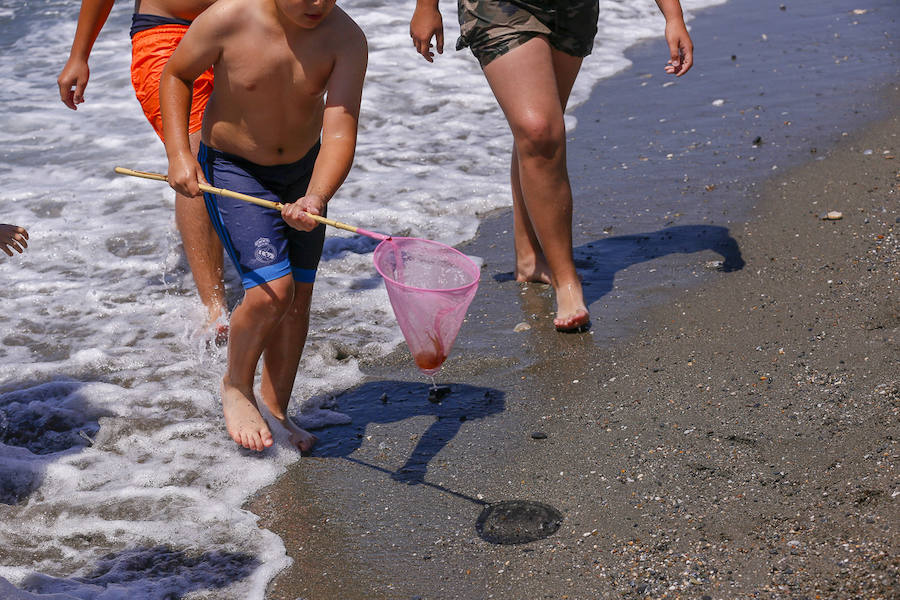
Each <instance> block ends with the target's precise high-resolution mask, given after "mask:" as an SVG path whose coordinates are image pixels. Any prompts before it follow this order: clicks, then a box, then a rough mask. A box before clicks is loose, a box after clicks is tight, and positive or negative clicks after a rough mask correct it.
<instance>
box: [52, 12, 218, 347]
mask: <svg viewBox="0 0 900 600" xmlns="http://www.w3.org/2000/svg"><path fill="white" fill-rule="evenodd" d="M213 2H215V0H135V3H134V16H133V17H132V25H131V44H132V63H131V82H132V85H133V86H134V91H135V94H136V95H137V98H138V101H140V103H141V107H142V108H143V110H144V114H145V115H146V116H147V120H148V121H150V124H151V125H152V126H153V128H154V129H155V130H156V133H157V134H158V135H159V136H160V138H162V117H161V116H160V113H159V76H160V74H161V73H162V70H163V67H165V66H166V61H167V60H168V59H169V56H171V54H172V52H174V51H175V48H176V46H178V42H179V41H181V37H182V36H183V35H184V32H185V31H187V28H188V25H190V22H191V20H193V19H194V18H195V17H196V16H197V15H199V14H200V13H201V12H203V11H204V10H205V9H206V8H208V7H209V6H210V5H211V4H212V3H213ZM114 3H115V0H82V2H81V10H80V12H79V13H78V27H77V28H76V30H75V39H74V41H73V42H72V50H71V52H70V53H69V60H68V61H67V62H66V65H65V67H63V70H62V72H61V73H60V74H59V78H58V79H57V83H58V84H59V97H60V99H61V100H62V101H63V103H64V104H65V105H66V106H68V107H69V108H71V109H72V110H77V107H78V105H79V104H81V103H82V102H84V90H85V88H86V87H87V84H88V78H89V76H90V69H89V68H88V58H89V57H90V54H91V49H92V48H93V46H94V41H95V40H96V39H97V36H98V35H99V34H100V30H101V29H102V28H103V25H104V24H105V23H106V19H107V17H109V12H110V10H112V7H113V4H114ZM212 78H213V77H212V71H211V70H210V71H208V72H206V73H204V75H203V76H202V77H199V78H198V79H197V82H196V84H195V85H194V103H193V108H192V112H191V122H190V133H191V137H190V143H191V148H193V149H194V151H195V152H196V150H197V147H198V145H199V142H200V124H201V121H202V119H203V109H204V108H205V107H206V101H207V99H208V98H209V94H210V93H211V92H212ZM175 223H176V225H177V226H178V230H179V231H180V232H181V239H182V242H183V244H184V253H185V256H186V257H187V260H188V265H189V266H190V268H191V273H192V274H193V276H194V282H195V283H196V285H197V292H198V294H199V296H200V300H201V302H203V305H204V306H205V307H206V310H207V319H208V323H209V324H213V323H216V322H219V327H218V334H219V336H224V335H225V326H224V324H222V323H221V322H220V318H223V317H224V313H225V285H224V283H223V281H222V267H223V257H222V244H221V243H220V242H219V238H218V237H217V236H216V232H215V230H214V229H213V226H212V223H210V221H209V218H208V217H207V215H206V210H205V209H204V208H203V206H202V205H201V204H200V203H198V202H195V201H194V200H193V199H191V198H186V197H184V196H182V195H180V194H176V195H175Z"/></svg>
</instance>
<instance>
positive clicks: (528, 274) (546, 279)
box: [515, 259, 552, 284]
mask: <svg viewBox="0 0 900 600" xmlns="http://www.w3.org/2000/svg"><path fill="white" fill-rule="evenodd" d="M515 275H516V281H518V282H519V283H546V284H549V283H551V281H552V280H551V278H550V267H548V266H547V262H546V261H544V260H537V261H534V260H532V261H526V260H519V259H517V260H516V273H515Z"/></svg>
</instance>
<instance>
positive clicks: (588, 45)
mask: <svg viewBox="0 0 900 600" xmlns="http://www.w3.org/2000/svg"><path fill="white" fill-rule="evenodd" d="M458 3H459V32H460V36H459V41H458V42H457V43H456V49H457V50H461V49H463V48H465V47H467V46H468V47H469V49H470V50H472V54H474V55H475V58H477V59H478V62H479V63H481V66H482V67H485V66H486V65H487V64H488V63H489V62H491V61H492V60H494V59H495V58H497V57H498V56H502V55H504V54H506V53H507V52H509V51H510V50H512V49H513V48H517V47H518V46H521V45H522V44H524V43H525V42H527V41H528V40H530V39H531V38H533V37H536V36H539V35H542V36H545V37H546V38H547V40H548V41H549V42H550V45H551V46H553V47H554V48H556V49H557V50H560V51H562V52H565V53H566V54H570V55H572V56H578V57H583V56H587V55H588V54H590V53H591V49H592V48H593V46H594V36H595V35H597V18H598V17H599V15H600V7H599V0H571V1H568V2H567V1H565V0H546V1H544V2H538V1H536V0H458Z"/></svg>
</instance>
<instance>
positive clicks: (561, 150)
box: [484, 37, 589, 330]
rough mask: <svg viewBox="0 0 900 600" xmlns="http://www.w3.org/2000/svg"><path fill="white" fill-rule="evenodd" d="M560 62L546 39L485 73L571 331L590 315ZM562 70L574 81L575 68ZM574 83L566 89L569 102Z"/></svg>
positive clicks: (561, 325) (560, 323) (560, 322)
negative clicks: (575, 226) (577, 241)
mask: <svg viewBox="0 0 900 600" xmlns="http://www.w3.org/2000/svg"><path fill="white" fill-rule="evenodd" d="M570 58H573V61H577V64H575V65H571V66H572V67H575V66H578V65H580V59H574V57H570ZM558 62H559V58H558V57H555V56H554V54H553V52H552V50H551V48H550V45H549V43H548V42H547V40H546V39H544V38H542V37H536V38H533V39H531V40H529V41H528V42H526V43H525V44H523V45H521V46H519V47H518V48H515V49H514V50H512V51H510V52H508V53H507V54H504V55H503V56H501V57H499V58H497V59H495V60H493V61H492V62H491V63H490V64H488V65H487V66H486V67H485V69H484V73H485V76H486V77H487V80H488V83H489V84H490V86H491V89H492V90H493V92H494V96H495V97H496V98H497V101H498V102H499V103H500V107H501V108H502V109H503V112H504V114H505V115H506V120H507V122H508V123H509V126H510V129H511V130H512V133H513V139H514V140H515V145H516V155H517V157H518V168H519V177H518V180H519V183H520V185H521V193H522V199H523V202H522V205H523V206H524V208H525V211H524V212H525V213H526V214H527V216H528V219H529V221H530V223H531V225H532V227H533V230H534V233H535V236H536V239H537V240H538V242H539V244H540V248H541V249H542V250H543V254H544V257H545V258H546V261H547V265H548V266H549V268H550V272H551V283H552V285H553V288H554V290H555V292H556V303H557V313H556V319H554V324H555V325H556V327H557V328H558V329H562V330H567V329H573V328H577V327H580V326H583V325H586V324H587V323H588V321H589V315H588V311H587V307H586V306H585V303H584V295H583V292H582V289H581V280H580V279H579V277H578V274H577V272H576V271H575V261H574V259H573V256H572V190H571V188H570V186H569V176H568V171H567V168H566V144H565V122H564V120H563V108H564V107H563V102H564V99H563V98H561V96H560V87H561V86H560V84H559V82H558V81H557V73H556V70H557V64H556V63H558ZM564 64H565V65H566V66H570V65H568V64H567V63H564ZM564 70H565V71H566V73H565V76H566V77H567V78H571V79H572V82H574V76H575V75H577V68H568V69H564ZM570 71H573V72H572V73H570ZM571 85H572V83H567V84H566V85H563V86H562V87H563V88H564V90H565V91H566V94H565V97H566V99H567V97H568V90H570V89H571Z"/></svg>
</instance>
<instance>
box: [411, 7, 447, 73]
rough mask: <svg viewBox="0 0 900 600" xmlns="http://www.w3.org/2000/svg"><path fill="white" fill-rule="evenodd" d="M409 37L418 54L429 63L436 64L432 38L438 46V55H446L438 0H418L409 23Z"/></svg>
mask: <svg viewBox="0 0 900 600" xmlns="http://www.w3.org/2000/svg"><path fill="white" fill-rule="evenodd" d="M409 36H410V37H411V38H412V40H413V45H414V46H415V47H416V52H418V53H419V54H421V55H422V57H423V58H424V59H425V60H427V61H428V62H434V52H432V51H431V38H432V37H434V42H435V44H436V45H437V52H438V54H443V53H444V22H443V20H442V19H441V11H440V10H439V9H438V0H417V2H416V10H415V11H414V12H413V16H412V19H411V20H410V21H409Z"/></svg>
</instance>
